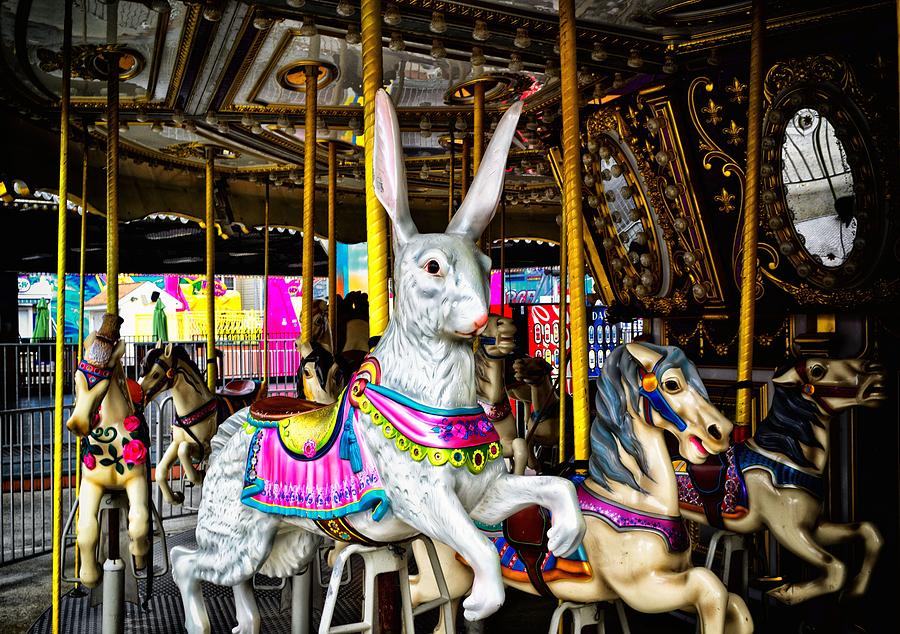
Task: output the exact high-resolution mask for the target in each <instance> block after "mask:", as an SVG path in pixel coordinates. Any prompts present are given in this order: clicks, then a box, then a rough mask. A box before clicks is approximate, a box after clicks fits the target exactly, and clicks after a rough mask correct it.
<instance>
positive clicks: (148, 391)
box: [140, 341, 176, 404]
mask: <svg viewBox="0 0 900 634" xmlns="http://www.w3.org/2000/svg"><path fill="white" fill-rule="evenodd" d="M175 364H176V360H175V355H174V354H172V344H171V343H167V344H166V345H165V347H163V345H162V342H161V341H160V342H158V343H157V344H156V347H155V348H153V349H152V350H150V352H148V353H147V356H146V357H144V366H143V368H141V380H140V385H141V389H142V390H144V403H145V404H146V403H149V402H150V401H152V400H153V399H154V398H155V397H156V395H157V394H159V393H160V392H162V391H164V390H171V389H172V386H173V385H174V384H175Z"/></svg>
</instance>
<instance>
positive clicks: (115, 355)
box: [66, 315, 150, 588]
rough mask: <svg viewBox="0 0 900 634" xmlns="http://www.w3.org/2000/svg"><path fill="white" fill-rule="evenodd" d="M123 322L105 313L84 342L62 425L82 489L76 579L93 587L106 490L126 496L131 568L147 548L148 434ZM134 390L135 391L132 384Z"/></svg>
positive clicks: (142, 562) (96, 579)
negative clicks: (77, 460) (76, 448)
mask: <svg viewBox="0 0 900 634" xmlns="http://www.w3.org/2000/svg"><path fill="white" fill-rule="evenodd" d="M121 323H122V320H121V319H120V318H119V317H116V316H115V315H105V316H104V318H103V324H102V325H101V327H100V330H98V331H97V332H94V333H91V334H90V335H89V336H88V337H87V339H85V341H84V357H83V358H82V359H81V361H80V362H79V364H78V370H77V371H76V372H75V405H74V406H73V408H72V415H71V416H70V417H69V419H68V420H67V421H66V427H67V428H68V429H69V431H71V432H72V433H74V434H76V435H78V436H80V437H81V438H82V441H81V454H82V457H81V461H82V465H83V469H82V472H81V488H80V489H79V491H78V505H79V517H78V548H79V549H80V551H81V565H80V568H79V571H78V576H79V578H80V579H81V583H83V584H84V585H85V586H87V587H89V588H93V587H95V586H96V585H97V584H98V583H99V582H100V578H101V570H100V567H99V565H98V562H97V542H98V541H99V536H100V526H99V522H98V519H97V513H98V510H99V507H100V498H101V497H102V496H103V494H104V493H105V492H107V491H125V493H126V494H127V495H128V537H129V539H130V545H129V548H130V550H131V555H132V556H133V557H134V566H135V569H136V570H140V569H142V568H144V567H145V565H146V561H145V555H146V554H147V551H148V549H149V547H150V541H149V537H150V535H149V534H150V500H149V495H148V491H149V486H148V485H149V480H148V472H147V468H148V465H147V459H148V456H149V445H150V434H149V431H148V429H147V423H146V422H145V421H144V418H143V414H142V413H141V411H140V410H139V409H138V408H137V407H136V404H137V405H139V404H140V403H141V398H140V395H139V394H138V393H133V392H132V390H131V389H130V387H129V383H128V381H127V380H126V378H125V370H124V369H123V367H122V364H121V359H122V355H123V354H124V352H125V342H124V341H122V340H120V339H119V326H120V325H121ZM135 388H136V389H135V392H139V388H137V386H136V384H135Z"/></svg>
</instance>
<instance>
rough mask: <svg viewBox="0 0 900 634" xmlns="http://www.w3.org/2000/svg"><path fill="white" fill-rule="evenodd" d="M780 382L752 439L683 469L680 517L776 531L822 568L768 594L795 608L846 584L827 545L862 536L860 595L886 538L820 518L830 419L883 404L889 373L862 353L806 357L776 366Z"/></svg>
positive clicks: (854, 593)
mask: <svg viewBox="0 0 900 634" xmlns="http://www.w3.org/2000/svg"><path fill="white" fill-rule="evenodd" d="M773 382H774V384H775V393H774V397H773V400H772V407H771V409H770V411H769V413H768V415H767V416H766V418H764V419H763V420H762V422H760V424H759V425H758V427H757V430H756V434H755V436H754V437H753V438H752V439H749V440H747V441H746V442H743V443H739V444H737V445H734V446H732V447H730V448H729V450H728V451H727V452H726V453H725V454H724V455H723V456H722V457H723V458H724V460H722V461H710V462H715V463H714V464H710V465H704V466H702V467H688V466H686V465H677V466H676V472H677V478H678V486H679V497H680V501H681V508H682V513H683V514H684V516H685V517H687V518H688V519H691V520H694V521H697V522H702V523H705V524H712V525H715V526H719V527H724V528H726V529H727V530H730V531H733V532H735V533H755V532H757V531H760V530H763V529H764V528H768V529H769V531H770V532H771V534H772V536H773V537H774V538H775V539H776V540H777V541H778V543H779V544H781V545H782V546H783V547H784V548H786V549H787V550H789V551H791V552H792V553H794V554H795V555H797V556H798V557H800V559H802V560H803V561H804V562H806V563H807V564H809V565H811V566H813V567H815V568H817V569H818V570H821V571H822V572H823V573H824V574H823V575H822V576H821V577H819V578H818V579H814V580H812V581H808V582H805V583H786V584H784V585H782V586H779V587H778V588H775V589H773V590H771V591H769V594H770V595H771V596H773V597H775V598H776V599H778V600H779V601H782V602H784V603H788V604H795V603H800V602H801V601H807V600H809V599H811V598H813V597H817V596H820V595H823V594H827V593H830V592H836V591H838V590H840V589H841V588H844V587H845V584H846V583H847V569H846V566H845V564H844V563H843V562H841V561H839V560H838V559H836V558H835V557H834V556H833V555H831V554H829V553H828V552H827V551H826V550H825V547H826V546H831V545H834V544H841V543H844V542H847V541H850V540H859V541H861V542H862V543H863V545H864V548H865V555H864V557H863V563H862V568H861V569H860V571H859V573H858V574H857V575H856V576H855V577H854V578H853V579H851V580H850V582H849V584H848V585H846V589H845V592H846V594H847V595H848V596H850V597H859V596H861V595H862V594H863V593H865V591H866V588H867V587H868V584H869V580H870V578H871V575H872V568H873V567H874V565H875V562H876V561H877V559H878V554H879V551H880V550H881V547H882V538H881V535H880V533H879V532H878V529H876V528H875V526H874V525H873V524H871V523H869V522H857V523H852V524H836V523H834V522H829V521H827V520H825V519H824V518H823V517H822V497H823V493H824V473H825V469H826V466H827V464H828V454H829V438H830V430H829V425H830V423H831V419H832V417H833V416H834V415H835V414H838V413H840V412H842V411H845V410H847V409H849V408H851V407H857V406H862V407H876V406H878V405H879V404H880V403H881V402H882V401H884V400H885V398H886V396H887V395H886V391H885V382H884V371H883V369H882V367H881V366H880V365H877V364H875V363H872V362H869V361H866V360H864V359H828V358H806V359H801V360H800V361H798V362H796V363H795V364H793V365H790V366H787V367H785V368H782V369H780V370H779V371H777V372H776V374H775V378H774V379H773ZM719 483H721V486H715V485H717V484H719Z"/></svg>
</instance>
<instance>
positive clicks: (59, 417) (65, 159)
mask: <svg viewBox="0 0 900 634" xmlns="http://www.w3.org/2000/svg"><path fill="white" fill-rule="evenodd" d="M62 54H63V60H62V73H63V75H62V86H61V90H60V93H61V94H60V104H59V121H60V123H59V218H58V222H57V251H56V368H55V372H54V377H53V380H54V386H53V387H54V395H53V396H54V407H53V570H52V575H53V580H52V581H53V588H52V590H51V627H52V629H51V631H52V632H54V633H55V632H59V631H60V622H59V603H60V591H61V587H60V581H61V579H62V568H61V567H60V551H61V548H62V539H63V534H62V522H63V518H62V497H63V496H62V469H63V381H64V378H65V377H64V370H65V345H64V344H65V332H66V316H65V315H66V311H65V308H66V212H67V210H68V202H69V179H68V171H69V101H70V88H71V84H72V0H66V2H65V10H64V15H63V51H62Z"/></svg>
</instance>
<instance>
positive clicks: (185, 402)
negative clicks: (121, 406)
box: [140, 342, 259, 505]
mask: <svg viewBox="0 0 900 634" xmlns="http://www.w3.org/2000/svg"><path fill="white" fill-rule="evenodd" d="M142 370H143V371H142V373H141V382H140V385H141V388H142V389H143V392H144V404H145V405H146V404H147V403H149V402H150V401H152V400H153V399H154V398H156V396H157V395H158V394H160V393H161V392H163V391H165V390H172V399H173V401H174V405H175V421H174V422H173V423H172V444H170V445H169V448H168V449H166V452H165V453H164V454H163V456H162V458H160V459H159V462H158V463H157V465H156V484H157V485H159V490H160V491H161V492H162V494H163V497H164V498H166V501H167V502H168V503H169V504H173V505H177V504H181V503H182V502H184V494H183V493H182V492H180V491H177V492H176V491H172V487H171V486H170V485H169V471H170V470H171V468H172V465H173V464H174V463H175V460H178V462H179V463H180V464H181V468H182V469H183V470H184V475H185V477H187V479H188V480H190V481H191V482H193V483H194V484H196V485H199V484H200V483H201V482H202V481H203V475H202V472H200V471H198V470H197V469H196V468H195V467H194V460H196V461H197V462H198V463H202V462H203V459H204V458H205V457H207V456H209V441H210V439H211V438H212V437H213V434H215V433H216V429H218V426H219V423H220V422H222V421H223V420H225V419H226V418H228V417H229V416H231V415H232V414H234V413H235V412H236V411H238V410H239V409H241V408H243V407H246V406H247V405H249V404H250V403H251V402H252V401H253V400H254V398H256V396H257V391H258V389H259V386H258V385H257V384H256V383H254V382H253V381H232V382H229V383H228V384H227V385H226V386H225V388H223V390H221V391H220V392H219V393H217V394H213V393H212V392H211V391H210V390H209V388H208V387H207V385H206V379H204V378H203V374H202V373H201V372H200V368H198V367H197V364H196V363H194V360H193V359H191V357H190V355H189V354H188V352H187V350H185V348H184V347H183V346H173V345H172V344H171V343H168V344H166V346H165V347H163V345H162V342H158V343H157V344H156V347H155V348H153V349H152V350H150V351H149V352H148V353H147V356H146V357H145V358H144V366H143V368H142Z"/></svg>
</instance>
